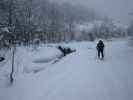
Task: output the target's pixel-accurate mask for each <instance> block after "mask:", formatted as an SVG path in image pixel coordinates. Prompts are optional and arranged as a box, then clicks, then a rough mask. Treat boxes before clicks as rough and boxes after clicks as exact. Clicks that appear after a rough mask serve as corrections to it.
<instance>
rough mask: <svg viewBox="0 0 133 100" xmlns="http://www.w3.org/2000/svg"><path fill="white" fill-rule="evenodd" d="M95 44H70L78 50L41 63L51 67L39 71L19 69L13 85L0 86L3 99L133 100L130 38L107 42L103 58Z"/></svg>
mask: <svg viewBox="0 0 133 100" xmlns="http://www.w3.org/2000/svg"><path fill="white" fill-rule="evenodd" d="M62 45H65V44H62ZM95 45H96V43H88V42H83V43H72V44H67V45H65V46H69V47H73V48H76V50H77V51H76V52H75V53H72V54H70V55H68V56H66V57H64V58H62V59H61V60H60V61H59V62H57V63H56V64H50V63H49V64H42V63H41V64H39V63H37V65H38V66H41V67H40V68H42V67H43V66H45V67H46V66H47V68H45V67H44V68H45V69H44V70H42V71H40V72H38V73H36V74H35V73H30V72H29V73H23V71H19V73H17V74H16V76H15V83H14V84H13V86H11V87H0V100H133V78H132V75H133V62H132V59H133V53H132V50H133V48H132V47H130V46H128V45H127V42H126V40H120V41H115V42H105V45H106V48H105V60H104V61H101V60H99V59H97V57H96V51H95ZM88 48H89V49H88ZM41 53H42V52H41ZM37 57H38V56H37ZM27 59H28V58H27ZM38 59H39V58H38ZM33 60H34V59H33ZM22 62H23V61H22ZM28 62H29V61H28ZM28 62H27V63H28ZM27 63H26V64H27ZM29 65H30V66H32V64H28V66H29ZM33 66H34V64H33ZM22 69H23V67H22V66H21V69H19V70H22ZM31 69H32V68H31ZM0 81H1V80H0Z"/></svg>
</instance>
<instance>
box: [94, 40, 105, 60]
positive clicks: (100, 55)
mask: <svg viewBox="0 0 133 100" xmlns="http://www.w3.org/2000/svg"><path fill="white" fill-rule="evenodd" d="M96 48H97V52H98V53H97V54H98V58H99V59H100V58H101V59H104V43H103V41H102V40H99V42H98V43H97V46H96Z"/></svg>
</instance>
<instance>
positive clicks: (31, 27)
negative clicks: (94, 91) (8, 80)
mask: <svg viewBox="0 0 133 100" xmlns="http://www.w3.org/2000/svg"><path fill="white" fill-rule="evenodd" d="M94 22H100V23H94ZM88 23H93V25H92V26H93V27H92V28H91V30H84V29H82V30H80V31H77V30H78V29H77V28H79V26H81V25H86V26H87V25H88ZM132 26H133V25H132V24H131V25H130V26H129V27H128V28H123V27H117V25H115V23H114V22H113V20H112V19H111V18H108V17H107V16H101V15H100V14H99V13H97V12H96V11H95V10H94V9H89V8H86V7H83V6H81V5H73V4H70V3H62V4H60V3H57V2H50V1H49V0H0V46H1V47H5V46H7V47H8V46H10V45H12V44H19V45H21V44H23V45H30V44H39V43H56V42H62V41H64V42H69V41H72V40H77V41H81V40H90V41H93V40H95V39H96V38H104V39H108V38H112V37H125V36H127V35H131V33H132V29H133V28H132ZM88 28H89V26H88Z"/></svg>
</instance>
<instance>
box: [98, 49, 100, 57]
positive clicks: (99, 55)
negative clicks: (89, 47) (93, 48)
mask: <svg viewBox="0 0 133 100" xmlns="http://www.w3.org/2000/svg"><path fill="white" fill-rule="evenodd" d="M98 58H100V50H98Z"/></svg>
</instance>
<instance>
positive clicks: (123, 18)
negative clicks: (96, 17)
mask: <svg viewBox="0 0 133 100" xmlns="http://www.w3.org/2000/svg"><path fill="white" fill-rule="evenodd" d="M57 1H58V2H59V0H57ZM60 1H67V2H72V3H79V4H82V5H85V6H87V7H89V8H94V9H95V10H96V11H97V12H99V13H101V14H103V15H107V16H109V17H111V18H113V19H115V20H116V21H120V22H121V23H123V24H127V23H129V20H130V19H131V16H130V15H129V13H131V12H133V0H60Z"/></svg>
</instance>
